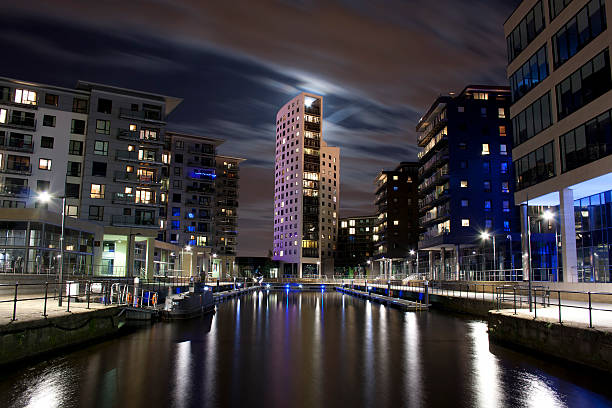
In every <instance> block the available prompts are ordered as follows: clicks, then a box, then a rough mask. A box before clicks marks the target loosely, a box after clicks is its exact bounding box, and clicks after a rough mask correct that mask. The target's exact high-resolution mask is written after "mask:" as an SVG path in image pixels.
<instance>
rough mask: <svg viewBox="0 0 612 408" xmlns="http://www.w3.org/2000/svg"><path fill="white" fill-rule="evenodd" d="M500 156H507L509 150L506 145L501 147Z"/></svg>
mask: <svg viewBox="0 0 612 408" xmlns="http://www.w3.org/2000/svg"><path fill="white" fill-rule="evenodd" d="M499 154H501V155H502V156H506V155H507V154H508V150H507V148H506V145H505V144H502V145H499Z"/></svg>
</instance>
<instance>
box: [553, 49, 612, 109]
mask: <svg viewBox="0 0 612 408" xmlns="http://www.w3.org/2000/svg"><path fill="white" fill-rule="evenodd" d="M611 88H612V80H611V77H610V55H609V53H608V50H607V49H606V50H605V51H603V52H601V53H600V54H598V55H597V56H596V57H595V58H593V59H592V60H590V61H589V62H587V63H586V64H584V65H583V66H582V67H581V68H580V69H578V70H577V71H575V72H574V73H573V74H572V75H570V76H568V77H567V78H565V79H564V80H563V81H561V83H560V84H558V85H557V87H556V91H557V92H556V93H557V117H558V120H561V119H563V118H564V117H566V116H568V115H570V114H572V113H574V112H576V111H577V110H578V109H580V108H581V107H583V106H585V105H586V104H588V103H589V102H591V101H593V100H595V99H596V98H598V97H600V96H601V95H603V94H604V93H606V92H607V91H608V90H610V89H611Z"/></svg>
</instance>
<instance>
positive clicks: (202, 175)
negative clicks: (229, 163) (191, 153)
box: [190, 169, 217, 179]
mask: <svg viewBox="0 0 612 408" xmlns="http://www.w3.org/2000/svg"><path fill="white" fill-rule="evenodd" d="M190 176H191V178H196V179H215V178H217V175H216V174H215V171H214V170H205V169H193V170H192V171H191V173H190Z"/></svg>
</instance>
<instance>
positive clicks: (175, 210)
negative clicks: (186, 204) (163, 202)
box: [172, 207, 181, 217]
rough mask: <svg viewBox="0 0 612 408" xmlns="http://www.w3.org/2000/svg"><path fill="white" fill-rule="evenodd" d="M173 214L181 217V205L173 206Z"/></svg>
mask: <svg viewBox="0 0 612 408" xmlns="http://www.w3.org/2000/svg"><path fill="white" fill-rule="evenodd" d="M172 216H173V217H180V216H181V207H172Z"/></svg>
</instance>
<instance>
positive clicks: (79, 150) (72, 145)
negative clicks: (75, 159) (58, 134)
mask: <svg viewBox="0 0 612 408" xmlns="http://www.w3.org/2000/svg"><path fill="white" fill-rule="evenodd" d="M68 154H72V155H74V156H82V155H83V142H81V141H79V140H71V141H70V142H69V143H68Z"/></svg>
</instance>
